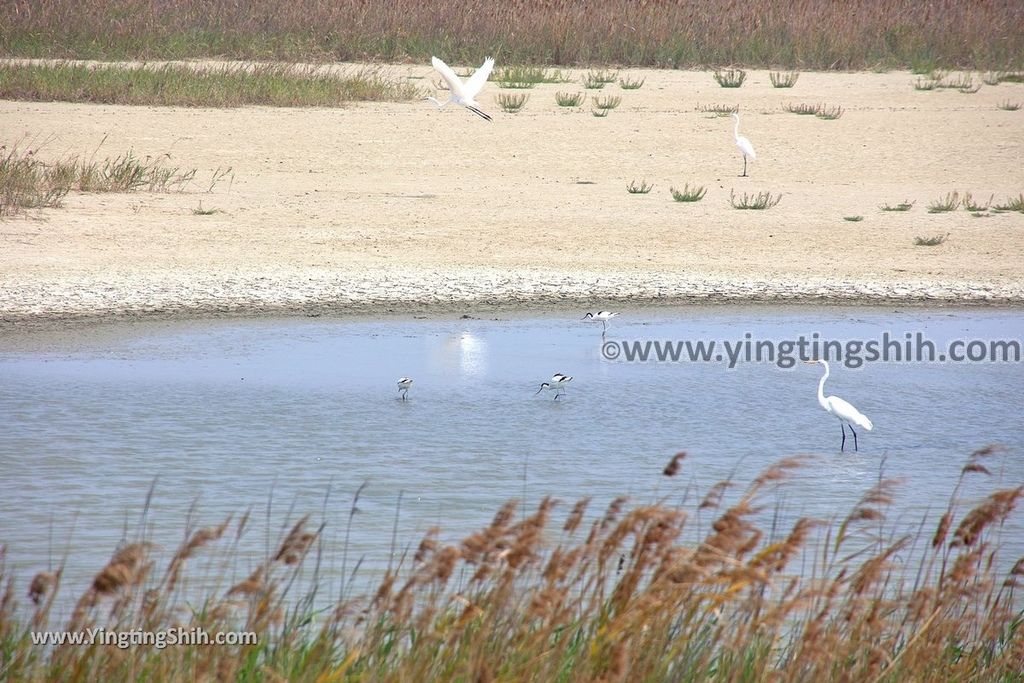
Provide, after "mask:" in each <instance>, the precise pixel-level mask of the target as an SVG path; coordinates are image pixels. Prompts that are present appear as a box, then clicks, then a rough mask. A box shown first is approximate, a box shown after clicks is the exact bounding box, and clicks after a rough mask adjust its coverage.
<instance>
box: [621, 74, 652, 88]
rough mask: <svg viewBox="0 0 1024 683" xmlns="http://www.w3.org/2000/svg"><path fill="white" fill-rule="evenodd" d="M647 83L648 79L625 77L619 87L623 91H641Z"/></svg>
mask: <svg viewBox="0 0 1024 683" xmlns="http://www.w3.org/2000/svg"><path fill="white" fill-rule="evenodd" d="M646 81H647V79H646V78H630V77H628V76H623V77H622V78H620V79H619V87H620V88H622V89H623V90H639V89H640V88H642V87H643V86H644V83H645V82H646Z"/></svg>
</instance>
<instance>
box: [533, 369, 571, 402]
mask: <svg viewBox="0 0 1024 683" xmlns="http://www.w3.org/2000/svg"><path fill="white" fill-rule="evenodd" d="M571 381H572V375H563V374H562V373H560V372H558V373H555V375H554V376H552V377H551V380H550V381H548V382H544V383H543V384H541V385H540V389H538V390H537V394H539V393H540V392H542V391H544V390H545V389H549V390H550V389H554V391H555V400H556V401H557V400H558V397H559V396H561V395H562V394H564V393H565V385H566V384H568V383H569V382H571ZM537 394H534V396H536V395H537Z"/></svg>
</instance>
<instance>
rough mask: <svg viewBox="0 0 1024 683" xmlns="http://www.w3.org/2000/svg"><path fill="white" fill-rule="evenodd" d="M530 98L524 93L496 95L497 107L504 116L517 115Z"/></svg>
mask: <svg viewBox="0 0 1024 683" xmlns="http://www.w3.org/2000/svg"><path fill="white" fill-rule="evenodd" d="M529 99H530V96H529V95H528V94H526V93H519V94H517V95H511V94H508V93H498V97H497V100H498V106H499V107H501V110H502V111H503V112H505V113H506V114H517V113H519V111H520V110H522V108H523V106H525V105H526V102H527V100H529Z"/></svg>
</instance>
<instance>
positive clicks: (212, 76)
mask: <svg viewBox="0 0 1024 683" xmlns="http://www.w3.org/2000/svg"><path fill="white" fill-rule="evenodd" d="M421 95H422V92H421V90H420V89H419V88H418V87H416V86H414V85H412V84H410V83H409V82H408V81H406V80H403V79H395V78H391V77H388V76H386V75H384V72H383V71H381V70H378V69H373V68H357V69H349V70H347V71H344V72H342V73H332V72H328V71H325V70H320V69H316V68H315V67H299V66H289V65H255V66H253V67H251V68H248V67H245V66H238V65H233V66H220V67H211V68H208V69H206V68H204V69H197V68H191V67H188V66H182V65H173V64H172V65H164V66H159V67H150V66H145V65H143V66H141V67H139V68H131V67H126V66H96V67H93V66H88V65H83V64H71V63H66V62H61V63H50V64H24V63H21V64H19V63H4V64H0V98H3V99H9V100H30V101H45V102H50V101H60V102H99V103H103V104H128V105H157V106H185V107H241V106H246V105H267V106H274V107H331V106H339V105H342V104H345V103H346V102H352V101H366V100H371V101H398V100H411V99H415V98H417V97H420V96H421Z"/></svg>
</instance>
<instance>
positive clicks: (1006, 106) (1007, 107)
mask: <svg viewBox="0 0 1024 683" xmlns="http://www.w3.org/2000/svg"><path fill="white" fill-rule="evenodd" d="M997 106H998V107H999V108H1000V109H1002V110H1003V111H1017V110H1018V109H1020V107H1021V103H1020V102H1011V101H1010V100H1003V101H1002V102H1000V103H999V104H998V105H997Z"/></svg>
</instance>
